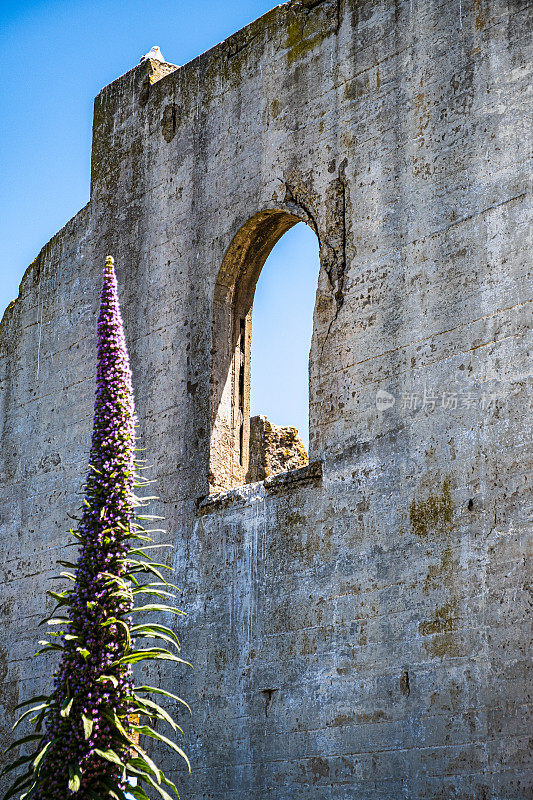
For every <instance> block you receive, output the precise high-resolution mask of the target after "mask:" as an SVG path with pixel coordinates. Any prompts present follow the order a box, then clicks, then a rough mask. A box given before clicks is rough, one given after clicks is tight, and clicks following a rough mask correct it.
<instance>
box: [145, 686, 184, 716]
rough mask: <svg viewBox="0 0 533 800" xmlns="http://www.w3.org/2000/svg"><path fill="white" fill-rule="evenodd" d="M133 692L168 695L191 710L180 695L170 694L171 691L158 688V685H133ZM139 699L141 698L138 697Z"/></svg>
mask: <svg viewBox="0 0 533 800" xmlns="http://www.w3.org/2000/svg"><path fill="white" fill-rule="evenodd" d="M134 692H143V693H144V694H161V695H164V696H165V697H170V699H171V700H176V702H177V703H181V705H182V706H185V708H187V709H188V710H189V712H190V713H192V712H191V707H190V705H189V704H188V703H186V702H185V700H182V698H181V697H178V695H177V694H172V692H167V691H166V689H160V688H159V686H146V685H143V686H135V687H134ZM139 699H141V698H139Z"/></svg>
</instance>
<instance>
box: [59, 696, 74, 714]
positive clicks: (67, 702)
mask: <svg viewBox="0 0 533 800" xmlns="http://www.w3.org/2000/svg"><path fill="white" fill-rule="evenodd" d="M73 702H74V698H73V697H65V699H64V700H63V703H62V704H61V711H60V712H59V714H60V716H62V717H63V719H66V718H67V717H68V716H69V714H70V709H71V708H72V703H73Z"/></svg>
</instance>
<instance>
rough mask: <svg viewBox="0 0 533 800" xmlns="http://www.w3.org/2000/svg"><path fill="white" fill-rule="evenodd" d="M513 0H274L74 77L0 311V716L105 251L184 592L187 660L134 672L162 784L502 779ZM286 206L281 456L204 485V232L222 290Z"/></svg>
mask: <svg viewBox="0 0 533 800" xmlns="http://www.w3.org/2000/svg"><path fill="white" fill-rule="evenodd" d="M528 5H529V3H527V2H525V1H524V2H522V1H521V0H462V4H461V3H460V2H459V0H444V1H443V0H412V2H410V0H359V1H358V2H357V0H338V2H337V0H322V1H320V0H318V2H317V1H316V0H315V2H308V1H306V0H292V2H290V3H286V4H285V5H283V6H279V7H277V8H275V9H273V10H272V11H271V12H269V13H268V14H266V15H265V16H264V17H262V18H261V19H259V20H257V21H256V22H254V23H252V24H251V25H249V26H248V27H246V28H245V29H243V30H242V31H239V32H238V33H236V34H235V35H234V36H232V37H230V38H229V39H228V40H227V41H225V42H223V43H222V44H220V45H218V46H217V47H215V48H213V49H212V50H210V51H209V52H207V53H204V54H203V55H202V56H200V57H199V58H197V59H195V60H194V61H192V62H190V63H189V64H187V65H186V66H184V67H181V68H179V69H176V68H174V67H172V66H169V65H163V66H160V65H157V64H156V63H154V62H148V63H145V64H143V65H140V66H138V67H136V68H135V69H132V70H131V71H130V72H128V73H127V74H126V75H124V76H122V77H121V78H119V79H118V80H116V81H115V82H114V83H112V84H111V85H110V86H107V87H106V88H105V89H103V91H102V92H101V93H100V95H99V96H98V97H97V99H96V104H95V117H94V143H93V161H92V164H93V170H92V191H91V200H90V203H89V204H88V205H87V206H86V207H85V208H84V209H82V210H81V211H80V212H79V214H78V215H77V216H76V217H74V219H72V220H71V221H70V222H69V223H68V224H67V225H66V226H65V228H64V229H63V230H62V231H61V232H60V233H58V234H57V235H56V236H55V237H54V238H53V239H52V240H51V241H50V242H49V243H48V244H47V245H46V247H45V248H44V249H43V250H42V252H41V253H40V255H39V256H38V258H37V259H36V260H35V261H34V262H33V264H32V265H31V266H30V267H29V268H28V270H27V272H26V274H25V276H24V278H23V281H22V284H21V288H20V295H19V297H18V299H17V300H16V301H15V302H14V303H13V304H11V306H10V307H9V308H8V310H7V311H6V313H5V315H4V319H3V322H2V326H1V358H0V381H1V383H0V387H1V389H0V434H1V453H0V479H1V485H2V502H1V508H0V526H1V527H0V530H1V533H0V541H1V542H2V567H3V580H2V584H1V587H0V608H1V611H2V626H1V630H0V677H1V679H2V686H1V689H0V736H1V738H2V740H3V741H5V743H6V744H7V743H8V742H9V740H10V728H11V724H12V720H13V707H14V705H15V704H16V703H17V702H18V701H19V700H20V699H22V698H23V697H27V696H28V695H29V693H30V692H31V691H32V690H39V688H40V686H42V685H44V682H45V681H47V680H48V678H47V676H46V675H44V673H43V670H44V666H45V665H44V664H43V663H40V662H41V659H33V658H32V654H33V652H34V651H35V649H36V641H37V638H38V637H39V633H38V631H37V622H38V621H39V620H40V619H41V617H42V616H43V610H44V606H45V599H44V598H45V595H44V593H45V589H46V588H48V587H49V585H50V584H48V582H47V578H48V576H49V575H51V574H54V573H55V567H54V565H55V562H56V559H57V558H58V557H61V555H62V554H63V550H64V545H65V543H66V541H67V536H66V531H67V530H68V528H69V527H70V525H71V522H70V520H69V517H68V514H69V513H74V511H75V509H76V508H77V507H78V506H79V502H80V497H79V490H80V486H81V484H82V481H83V476H84V472H85V469H86V459H87V454H88V450H89V436H90V426H91V416H92V405H93V379H94V370H95V340H96V337H95V319H96V307H97V302H98V292H99V288H100V282H101V271H102V267H103V263H104V257H105V256H106V255H107V254H108V253H111V254H113V255H114V257H115V259H116V262H117V268H118V269H117V271H118V277H119V284H120V291H121V302H122V307H123V312H124V318H125V326H126V334H127V339H128V345H129V349H130V354H131V358H132V365H133V373H134V385H135V388H136V399H137V407H138V413H139V418H140V435H141V438H142V441H143V443H144V444H145V446H146V447H147V448H148V455H149V459H150V462H151V463H153V464H154V476H155V477H157V480H158V494H159V495H160V496H161V501H160V502H159V503H158V504H157V505H156V509H155V510H156V512H161V513H163V514H164V515H165V516H166V517H167V525H168V528H169V530H170V531H171V532H172V536H173V540H174V543H175V546H176V549H175V556H174V562H175V566H176V569H177V580H178V582H179V583H180V584H181V585H182V586H183V587H184V593H183V598H182V606H183V607H184V608H185V610H186V611H187V612H188V615H189V616H188V618H187V621H186V623H185V624H184V625H182V626H181V629H180V632H181V636H182V640H183V645H184V653H185V654H186V655H187V656H188V657H190V658H191V660H192V661H193V662H194V671H192V672H190V671H189V672H187V673H186V674H185V673H184V671H183V670H181V669H174V668H172V669H167V671H166V673H165V674H164V675H163V672H161V673H160V674H157V675H152V676H151V680H152V681H153V680H156V681H157V680H162V679H163V677H164V678H165V680H167V681H169V682H170V684H171V685H172V686H174V687H175V689H177V691H178V693H179V694H181V695H182V696H184V697H186V698H187V699H188V700H189V701H190V702H191V703H192V706H193V715H192V717H191V718H190V719H189V718H183V724H184V726H185V730H186V739H187V749H188V752H189V754H190V755H191V758H192V761H193V772H192V775H191V776H190V777H188V776H187V775H185V774H184V773H180V774H177V770H178V769H181V767H180V766H179V765H178V764H173V763H169V762H168V761H167V762H166V763H167V766H168V768H169V771H170V772H171V773H172V774H173V775H174V776H176V775H177V780H178V782H179V785H180V787H181V789H182V797H183V800H215V798H216V800H249V799H250V798H263V797H269V798H272V800H289V799H291V798H294V799H295V800H378V799H379V800H398V799H399V798H406V799H408V800H430V798H431V800H437V798H439V800H451V799H452V798H456V799H457V800H518V798H526V797H531V787H532V781H531V775H532V773H531V772H529V771H528V761H527V753H528V749H527V743H528V742H527V733H528V730H527V716H528V703H529V701H530V695H529V694H528V689H527V683H526V667H527V663H528V639H527V636H528V631H527V627H526V609H527V606H526V602H527V601H526V583H527V576H526V565H525V554H526V536H527V528H526V522H525V510H524V508H525V476H526V470H527V458H526V452H527V451H526V444H527V439H526V435H525V430H524V429H525V427H526V426H525V419H526V418H527V417H526V408H527V405H526V404H527V381H528V370H529V365H528V362H527V359H526V355H525V352H526V347H525V343H526V336H527V326H528V322H529V319H530V318H528V299H529V298H528V294H527V287H528V284H527V278H528V274H527V263H526V246H527V244H528V228H527V215H526V209H527V198H528V196H527V176H528V166H527V156H528V148H527V145H528V139H529V136H530V133H529V127H528V124H529V123H528V117H527V113H526V112H527V104H526V93H527V86H528V83H527V80H528V75H527V66H528V51H527V47H528V40H527V38H526V37H527V35H528V28H529V29H530V25H528V19H527V15H528V8H527V7H528ZM529 63H531V62H530V61H529ZM298 220H304V221H305V222H306V223H307V224H309V225H311V226H312V228H313V229H314V230H315V232H316V233H317V235H318V238H319V243H320V256H321V271H320V277H319V282H318V288H317V299H316V307H315V313H314V334H313V343H312V348H311V355H310V368H309V379H310V453H309V457H310V464H309V466H308V467H303V468H302V469H300V470H296V471H293V472H289V473H285V474H282V475H278V476H272V477H269V478H267V479H266V480H265V481H264V482H260V483H255V484H249V485H246V486H241V487H237V488H233V489H229V490H228V491H226V492H223V493H221V494H220V493H219V494H213V493H211V494H209V482H208V476H209V471H210V463H214V462H215V461H216V457H217V455H216V453H211V454H210V446H211V445H210V443H211V441H212V437H211V428H212V426H213V424H214V423H213V419H214V417H215V416H216V409H213V407H212V405H213V397H215V396H216V397H218V398H219V399H220V392H219V393H218V394H217V393H216V392H214V391H213V375H216V374H218V373H220V363H221V362H220V360H219V356H220V352H221V348H222V349H224V346H226V345H224V343H222V344H220V343H219V345H218V349H217V347H214V346H213V341H214V338H215V339H216V337H217V330H215V332H214V335H213V324H212V320H213V314H214V294H215V286H216V285H218V286H219V287H220V286H223V287H224V286H226V284H225V283H224V282H221V281H220V279H219V271H220V269H221V265H222V263H223V262H224V259H225V256H226V254H227V253H228V251H229V250H230V249H231V246H232V242H233V243H234V242H237V243H238V247H239V248H240V250H239V253H240V256H239V258H236V259H234V262H233V261H232V263H235V264H237V265H238V267H235V269H236V270H237V269H239V270H240V272H239V273H238V274H237V272H236V273H235V275H234V276H233V278H234V280H233V279H232V280H233V283H232V282H231V281H229V282H228V283H227V287H229V288H228V298H229V300H228V302H233V301H232V297H233V295H232V292H233V291H234V285H237V284H239V281H240V280H241V278H242V274H244V273H245V272H246V270H247V269H248V268H250V269H252V267H249V265H250V264H251V265H253V269H255V271H256V272H257V270H260V267H261V265H262V261H263V260H264V258H263V257H264V256H265V257H266V253H267V252H268V250H269V249H270V247H271V246H272V244H273V242H274V241H275V240H276V238H278V237H279V236H280V235H281V233H283V231H284V230H286V229H287V228H288V227H290V224H293V223H294V222H296V221H298ZM243 231H244V232H245V234H246V235H244V234H243V233H242V232H243ZM239 237H240V238H239ZM241 256H242V257H241ZM254 265H255V266H254ZM252 271H253V270H252ZM217 281H218V283H217ZM252 283H253V282H252ZM252 288H253V286H252ZM283 290H284V287H283V286H280V292H281V291H283ZM221 291H222V290H221ZM222 294H223V291H222ZM529 308H530V306H529ZM529 313H530V312H529ZM215 319H217V317H216V315H215ZM215 327H216V326H215ZM219 338H220V337H219ZM230 344H231V343H230ZM230 344H227V346H226V349H227V350H228V352H229V350H231V347H230ZM231 346H232V345H231ZM226 355H227V353H226ZM214 362H216V363H214ZM227 363H229V362H227ZM228 369H229V367H228V366H227V365H226V371H227V370H228ZM215 382H216V381H215ZM378 393H379V394H378ZM393 401H394V402H393ZM213 441H214V440H213ZM217 446H218V445H217V442H216V441H214V444H213V447H214V448H215V447H217Z"/></svg>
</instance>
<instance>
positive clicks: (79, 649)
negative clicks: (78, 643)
mask: <svg viewBox="0 0 533 800" xmlns="http://www.w3.org/2000/svg"><path fill="white" fill-rule="evenodd" d="M76 652H77V653H79V654H80V656H81V657H82V658H83V660H84V661H87V659H88V658H89V656H90V655H91V654H90V652H89V650H87V648H86V647H76Z"/></svg>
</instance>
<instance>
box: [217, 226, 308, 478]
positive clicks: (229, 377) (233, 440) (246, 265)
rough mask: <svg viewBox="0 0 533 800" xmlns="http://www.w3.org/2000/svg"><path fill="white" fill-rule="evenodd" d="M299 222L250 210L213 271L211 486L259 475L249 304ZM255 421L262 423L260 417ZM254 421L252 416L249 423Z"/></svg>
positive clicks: (250, 308)
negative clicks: (253, 450) (253, 455)
mask: <svg viewBox="0 0 533 800" xmlns="http://www.w3.org/2000/svg"><path fill="white" fill-rule="evenodd" d="M299 222H301V219H300V218H299V217H297V216H295V215H293V214H290V213H288V212H286V211H281V210H268V211H262V212H259V213H258V214H255V215H254V216H253V217H252V218H251V219H250V220H248V222H247V223H245V225H244V226H243V227H242V228H241V229H240V230H239V231H238V233H237V234H236V235H235V237H234V239H233V241H232V242H231V244H230V246H229V248H228V250H227V252H226V255H225V257H224V260H223V262H222V265H221V267H220V270H219V273H218V276H217V280H216V284H215V291H214V298H213V347H212V356H213V362H212V377H211V455H210V475H209V483H210V488H211V491H215V492H216V491H222V490H224V489H228V488H231V487H233V486H238V485H241V484H243V483H246V482H247V481H248V480H257V479H259V478H257V477H255V478H254V477H253V476H254V474H257V472H256V470H254V469H253V464H252V465H250V464H249V452H250V450H249V447H250V351H251V335H252V333H251V332H252V305H253V300H254V294H255V289H256V285H257V281H258V279H259V276H260V274H261V270H262V268H263V266H264V264H265V261H266V259H267V258H268V256H269V255H270V253H271V251H272V249H273V248H274V246H275V245H276V243H277V242H278V241H279V239H280V238H281V237H282V236H283V235H284V234H285V233H286V232H287V231H288V230H290V229H291V228H292V227H294V226H295V225H296V224H297V223H299ZM317 245H318V243H317ZM259 421H260V422H262V424H267V423H265V420H264V418H261V420H259ZM257 422H258V418H255V420H254V425H256V423H257ZM254 430H255V429H254ZM278 430H279V429H278ZM282 430H283V431H290V429H282ZM254 441H255V439H254ZM252 461H253V459H252ZM293 461H294V459H293ZM287 468H290V467H285V469H287ZM276 471H277V470H276Z"/></svg>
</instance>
